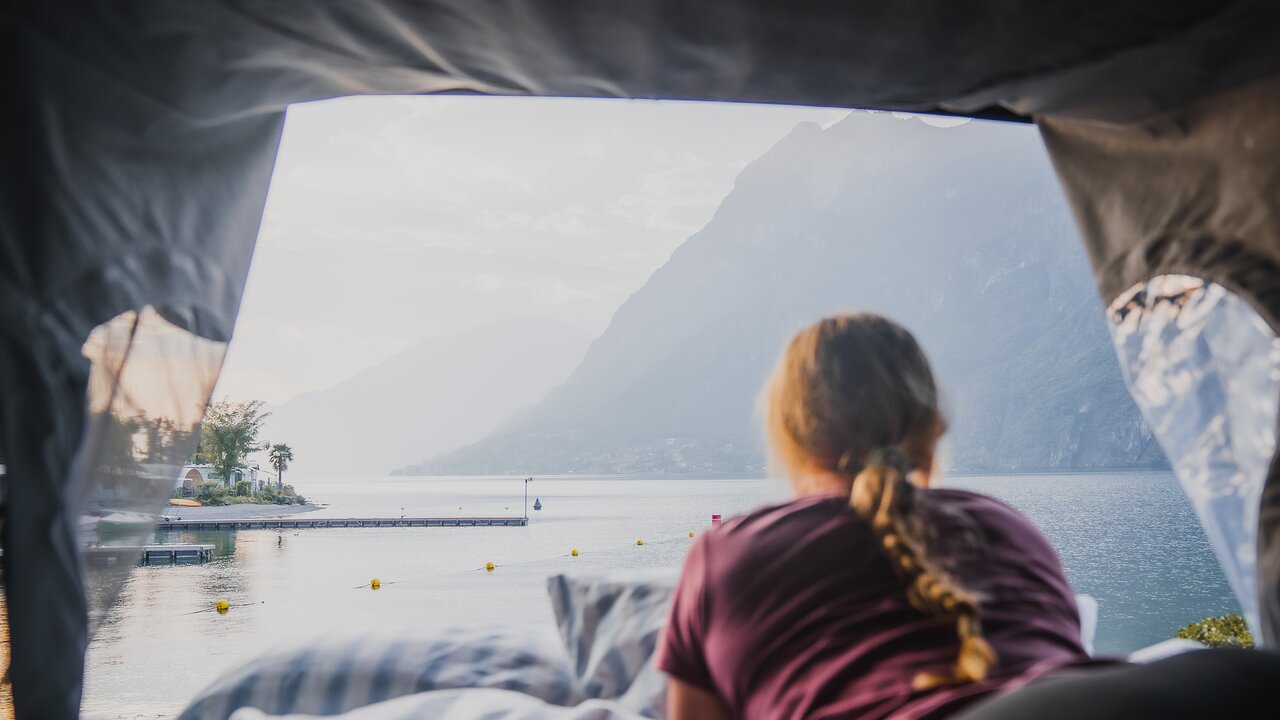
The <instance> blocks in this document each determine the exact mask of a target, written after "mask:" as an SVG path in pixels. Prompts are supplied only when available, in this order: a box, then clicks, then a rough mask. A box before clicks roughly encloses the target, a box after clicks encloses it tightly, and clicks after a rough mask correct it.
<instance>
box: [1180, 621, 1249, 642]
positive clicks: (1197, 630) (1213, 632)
mask: <svg viewBox="0 0 1280 720" xmlns="http://www.w3.org/2000/svg"><path fill="white" fill-rule="evenodd" d="M1178 637H1180V638H1185V639H1187V640H1195V641H1196V642H1198V643H1202V644H1204V645H1208V646H1209V647H1238V648H1251V647H1253V635H1251V634H1250V633H1249V626H1248V625H1246V624H1245V622H1244V618H1243V617H1240V615H1239V614H1238V613H1232V614H1230V615H1220V616H1218V617H1209V618H1205V619H1204V620H1200V621H1198V622H1193V623H1191V624H1190V625H1188V626H1186V627H1184V628H1182V629H1181V630H1179V631H1178Z"/></svg>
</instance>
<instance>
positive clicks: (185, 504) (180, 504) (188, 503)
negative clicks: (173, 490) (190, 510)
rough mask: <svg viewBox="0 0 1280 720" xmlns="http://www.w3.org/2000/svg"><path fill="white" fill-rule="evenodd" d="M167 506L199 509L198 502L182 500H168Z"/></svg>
mask: <svg viewBox="0 0 1280 720" xmlns="http://www.w3.org/2000/svg"><path fill="white" fill-rule="evenodd" d="M169 504H170V505H177V506H178V507H200V505H201V503H200V501H199V500H187V499H184V498H169Z"/></svg>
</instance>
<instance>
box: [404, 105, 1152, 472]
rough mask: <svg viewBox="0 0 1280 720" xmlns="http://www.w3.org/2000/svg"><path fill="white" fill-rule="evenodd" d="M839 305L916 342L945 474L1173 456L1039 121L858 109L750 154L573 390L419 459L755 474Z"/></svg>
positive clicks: (617, 321)
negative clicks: (814, 344)
mask: <svg viewBox="0 0 1280 720" xmlns="http://www.w3.org/2000/svg"><path fill="white" fill-rule="evenodd" d="M845 309H867V310H874V311H877V312H881V313H884V314H886V315H888V316H890V317H893V318H895V319H897V320H898V321H899V322H902V323H903V324H905V325H906V326H907V327H908V328H910V329H911V330H912V331H913V332H914V333H915V334H916V336H917V337H918V338H919V340H920V342H921V344H922V345H923V346H924V347H925V349H926V351H927V352H928V353H929V355H930V357H931V358H932V360H933V362H934V366H935V371H936V372H937V374H938V376H939V379H940V382H941V384H942V387H943V391H944V398H945V401H946V409H947V413H948V416H949V419H950V426H951V431H950V433H949V435H948V437H949V442H948V447H947V450H946V453H945V460H946V464H947V465H948V466H949V467H951V468H952V469H954V470H962V471H1032V470H1084V469H1100V468H1122V467H1123V468H1131V467H1164V466H1165V460H1164V458H1163V456H1162V455H1161V453H1160V450H1159V448H1158V446H1157V445H1156V444H1155V443H1154V442H1153V441H1152V437H1151V433H1150V431H1149V429H1148V428H1147V427H1146V425H1145V424H1144V422H1143V421H1142V419H1141V417H1140V415H1139V413H1138V411H1137V409H1136V408H1135V406H1134V404H1133V402H1132V400H1131V399H1130V397H1129V394H1128V392H1127V391H1126V389H1125V387H1124V384H1123V381H1122V378H1121V375H1120V371H1119V368H1118V365H1117V362H1116V359H1115V355H1114V352H1113V350H1112V346H1111V342H1110V339H1109V335H1108V333H1107V329H1106V326H1105V321H1104V318H1103V313H1102V307H1101V304H1100V302H1099V300H1098V297H1097V294H1096V292H1095V290H1094V286H1093V279H1092V275H1091V273H1090V271H1089V269H1088V267H1087V265H1086V262H1085V258H1084V256H1083V250H1082V248H1081V243H1080V241H1079V239H1078V236H1077V234H1076V231H1075V228H1074V226H1073V224H1072V220H1071V217H1070V214H1069V212H1068V210H1067V208H1066V206H1065V202H1064V200H1063V198H1062V197H1061V193H1060V191H1059V189H1058V186H1057V183H1056V181H1055V179H1054V177H1053V173H1052V170H1051V168H1050V166H1049V163H1048V161H1047V159H1046V157H1045V153H1044V151H1043V149H1042V147H1041V145H1040V140H1039V137H1038V135H1037V134H1036V132H1035V129H1034V128H1032V127H1026V126H1015V125H1008V124H995V123H983V122H970V123H967V124H965V125H962V126H959V127H951V128H938V127H933V126H930V125H927V124H925V123H923V122H921V121H919V120H916V119H900V118H896V117H893V116H890V115H887V114H879V113H877V114H867V113H854V114H851V115H850V116H849V117H848V118H847V119H845V120H843V121H841V122H840V123H837V124H836V125H834V126H832V127H830V128H827V129H825V130H824V129H822V128H820V127H819V126H817V125H813V124H802V125H800V126H798V127H796V128H795V129H794V131H792V132H791V134H790V135H788V136H787V137H786V138H784V139H783V140H781V141H780V142H778V143H777V144H776V145H775V146H774V147H773V148H771V149H770V150H769V151H768V152H767V153H766V154H764V155H763V156H762V157H760V158H759V159H758V160H756V161H755V162H753V163H752V164H750V165H749V166H748V167H746V168H745V169H744V170H743V172H742V173H741V175H740V176H739V177H738V178H737V181H736V183H735V186H734V189H733V190H732V191H731V192H730V194H729V195H728V196H727V197H726V198H725V199H724V201H723V203H722V204H721V206H720V207H719V208H718V210H717V211H716V213H715V215H714V217H713V218H712V219H711V221H710V222H709V223H708V224H707V225H706V227H704V228H703V229H702V230H700V231H699V232H698V233H696V234H694V235H693V236H692V237H690V238H689V239H688V240H687V241H686V242H685V243H683V244H682V245H681V246H680V247H679V248H678V249H677V250H676V252H674V253H673V254H672V256H671V258H670V260H669V261H668V262H667V263H666V264H665V265H664V266H663V267H662V268H660V269H659V270H658V271H657V272H655V273H654V274H653V276H652V277H651V278H650V279H649V281H648V282H647V283H646V284H645V285H644V287H642V288H641V289H640V290H639V291H637V292H636V293H635V294H634V295H633V296H632V297H630V298H629V299H628V300H627V302H626V303H625V304H624V305H623V306H622V307H621V308H620V309H619V310H618V311H617V313H616V314H615V315H614V317H613V319H612V321H611V323H610V326H609V328H608V329H607V331H606V332H605V333H604V334H603V335H602V336H601V337H600V338H599V339H597V340H596V341H595V342H594V343H593V344H592V346H591V348H590V350H589V351H588V353H587V355H586V357H585V358H584V359H583V361H582V363H581V365H579V366H578V368H577V369H576V370H575V371H574V372H573V374H572V376H570V378H569V379H568V380H567V381H566V382H565V383H564V384H563V385H562V386H560V387H558V388H557V389H556V390H554V391H553V392H551V393H550V394H549V395H548V396H547V397H546V398H545V399H543V400H542V401H541V402H540V403H538V404H537V405H535V406H533V407H531V408H529V409H527V410H526V411H523V412H521V413H520V414H518V415H517V416H516V417H514V418H513V419H512V420H511V421H509V422H507V423H506V424H504V425H503V427H501V428H499V429H498V430H497V431H495V432H494V433H492V434H490V435H489V436H488V437H486V438H484V439H483V440H480V441H479V442H476V443H473V444H471V445H469V446H467V447H464V448H461V449H458V450H456V451H454V452H451V453H448V454H445V455H443V456H440V457H438V458H436V459H435V460H433V461H431V462H429V463H426V464H425V465H422V466H419V467H417V468H415V469H416V470H418V471H421V472H432V473H553V472H566V471H574V472H644V473H663V472H673V473H674V472H681V473H690V472H693V473H741V474H760V473H761V472H762V471H763V463H764V454H763V451H762V446H763V442H762V440H761V433H760V429H759V427H760V423H759V419H758V417H759V416H758V413H757V411H756V410H757V408H756V399H757V397H758V395H759V392H760V389H761V387H762V385H763V383H764V381H765V378H766V377H767V376H768V374H769V371H770V370H771V368H772V366H773V364H774V362H775V361H776V359H777V357H778V353H779V352H780V349H781V348H782V346H783V344H784V343H785V342H786V341H787V339H788V338H789V337H790V336H791V335H792V334H793V333H794V332H795V331H796V330H798V329H799V328H801V327H802V326H804V325H805V324H807V323H809V322H812V321H813V320H815V319H817V318H818V317H820V316H821V315H823V314H826V313H830V312H834V311H839V310H845ZM868 411H869V412H874V409H873V408H869V409H868Z"/></svg>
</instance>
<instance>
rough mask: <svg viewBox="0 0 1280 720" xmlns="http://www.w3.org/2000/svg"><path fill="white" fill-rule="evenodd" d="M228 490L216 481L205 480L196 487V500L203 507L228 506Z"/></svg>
mask: <svg viewBox="0 0 1280 720" xmlns="http://www.w3.org/2000/svg"><path fill="white" fill-rule="evenodd" d="M228 495H229V493H228V492H227V488H226V487H225V486H224V485H223V484H222V483H220V482H217V481H215V480H205V481H204V482H202V483H200V484H199V485H197V486H196V500H199V501H200V503H201V504H202V505H226V504H227V497H228Z"/></svg>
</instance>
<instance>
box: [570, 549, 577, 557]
mask: <svg viewBox="0 0 1280 720" xmlns="http://www.w3.org/2000/svg"><path fill="white" fill-rule="evenodd" d="M569 554H570V555H572V556H574V557H578V548H574V549H573V550H570V551H569Z"/></svg>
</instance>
